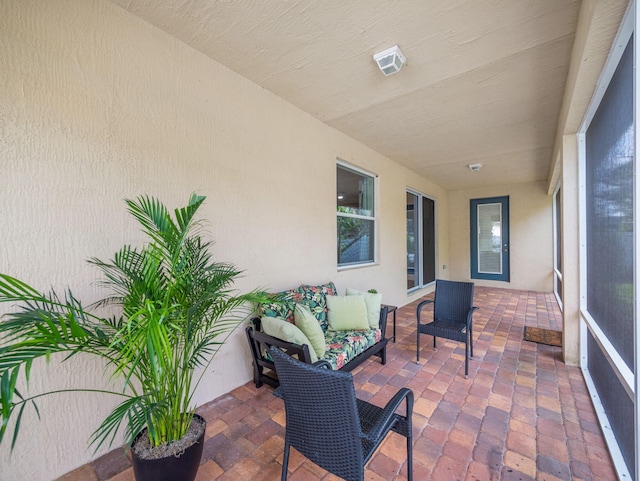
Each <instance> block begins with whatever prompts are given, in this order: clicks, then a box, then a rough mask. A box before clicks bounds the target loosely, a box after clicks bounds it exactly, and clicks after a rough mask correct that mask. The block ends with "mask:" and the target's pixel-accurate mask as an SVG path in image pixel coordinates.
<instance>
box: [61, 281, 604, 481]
mask: <svg viewBox="0 0 640 481" xmlns="http://www.w3.org/2000/svg"><path fill="white" fill-rule="evenodd" d="M431 295H432V294H430V295H429V296H431ZM429 296H426V297H425V298H428V297H429ZM420 300H421V299H419V300H416V301H414V302H412V303H410V304H408V305H406V306H404V307H402V308H401V309H399V310H398V312H397V342H396V343H395V344H394V343H391V344H390V347H389V349H388V361H387V365H386V366H382V365H381V364H380V363H379V362H378V361H377V360H372V361H367V362H365V363H364V364H363V365H362V366H361V367H359V368H357V369H356V370H355V371H354V379H355V384H356V390H357V393H358V396H359V397H361V398H363V399H367V400H370V401H371V402H374V403H377V404H380V405H382V404H383V403H384V402H386V401H387V400H388V399H389V398H390V397H391V396H392V395H393V393H394V392H395V390H396V389H397V388H398V387H402V386H407V387H409V388H411V389H412V390H413V391H414V394H415V396H416V403H415V411H414V418H413V421H414V434H415V442H414V475H415V479H419V480H426V479H432V480H434V481H439V480H454V479H455V480H463V479H464V480H483V481H484V480H497V479H500V480H503V481H506V480H522V481H525V480H534V479H536V480H546V481H553V480H599V479H601V480H612V479H616V474H615V471H614V468H613V464H612V462H611V459H610V456H609V453H608V451H607V448H606V445H605V441H604V438H603V435H602V432H601V429H600V427H599V425H598V422H597V419H596V414H595V411H594V408H593V405H592V403H591V400H590V397H589V394H588V392H587V387H586V385H585V381H584V378H583V376H582V373H581V372H580V368H578V367H575V366H567V365H566V364H564V362H563V361H562V351H561V348H559V347H552V346H547V345H544V344H537V343H534V342H530V341H524V340H523V330H524V326H525V325H526V326H537V327H542V328H550V329H560V328H561V324H562V322H561V314H560V311H559V309H558V306H557V303H556V300H555V298H554V296H553V295H552V294H547V293H538V292H532V291H519V290H507V289H496V288H489V287H481V286H476V292H475V302H474V304H475V305H477V306H478V307H479V310H478V311H477V312H476V314H475V315H474V339H475V343H474V351H475V352H474V354H475V356H474V359H473V360H472V361H471V362H470V365H469V379H467V380H465V378H464V346H463V345H462V344H460V345H458V344H456V343H453V342H451V341H444V340H441V341H440V342H439V344H438V350H437V351H434V350H433V347H432V343H431V342H430V341H431V339H430V338H425V340H426V341H427V342H423V343H422V346H423V347H422V350H421V359H422V364H421V365H417V364H416V363H415V358H416V357H415V355H416V352H415V346H416V341H415V335H416V326H415V307H416V305H417V303H418V302H419V301H420ZM389 322H391V317H389ZM199 412H200V413H201V414H202V415H203V416H205V418H206V419H207V421H208V427H207V433H206V444H205V447H204V455H203V459H202V465H201V467H200V471H199V473H198V477H197V480H198V481H217V480H219V481H223V480H229V481H231V480H232V481H236V480H238V479H251V480H252V481H262V480H264V481H271V480H274V479H279V476H280V470H281V459H282V450H283V443H284V441H283V436H284V424H285V414H284V409H283V403H282V401H281V400H280V399H278V398H276V397H275V396H274V395H273V391H272V389H271V388H270V387H268V386H265V387H262V388H260V389H256V388H255V386H254V385H253V384H252V383H247V384H245V385H243V386H241V387H239V388H237V389H234V390H233V391H231V392H230V393H228V394H225V395H223V396H221V397H219V398H217V399H215V400H214V401H212V402H210V403H208V404H206V405H204V406H202V407H201V408H200V410H199ZM405 461H406V447H405V443H404V438H402V437H400V436H399V435H396V434H393V433H392V434H391V435H390V436H389V437H388V438H387V439H386V441H385V442H384V444H383V445H382V447H381V448H380V450H379V451H378V452H377V453H376V454H375V455H374V457H373V459H372V460H371V462H370V463H369V465H368V469H367V471H366V479H367V480H370V481H390V480H396V479H397V480H400V479H406V465H405ZM289 467H290V470H291V471H292V472H291V473H290V475H289V480H290V481H330V480H331V481H333V480H337V478H336V477H335V476H333V475H330V474H327V473H326V472H325V471H324V470H322V469H320V468H318V467H317V466H316V465H314V464H313V463H311V462H310V461H308V460H306V459H305V458H303V457H302V456H301V455H299V454H298V453H297V452H295V450H293V451H292V457H291V459H290V462H289ZM133 479H134V478H133V472H132V469H131V467H130V464H129V462H128V460H127V458H126V457H125V456H124V454H123V451H122V450H120V449H118V450H115V451H112V452H110V453H109V454H107V455H105V456H103V457H101V458H99V459H97V460H96V461H94V462H92V463H91V464H87V465H84V466H82V467H81V468H79V469H77V470H75V471H73V472H71V473H69V474H67V475H65V476H62V477H61V478H59V480H58V481H80V480H83V481H96V480H99V481H107V480H108V481H133Z"/></svg>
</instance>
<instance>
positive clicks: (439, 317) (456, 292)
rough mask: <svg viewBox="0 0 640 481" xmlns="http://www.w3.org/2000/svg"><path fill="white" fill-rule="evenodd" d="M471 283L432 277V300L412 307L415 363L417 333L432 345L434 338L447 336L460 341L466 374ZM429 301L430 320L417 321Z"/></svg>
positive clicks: (470, 337)
mask: <svg viewBox="0 0 640 481" xmlns="http://www.w3.org/2000/svg"><path fill="white" fill-rule="evenodd" d="M473 287H474V285H473V282H454V281H444V280H440V279H438V280H436V294H435V298H434V300H426V301H422V302H421V303H420V304H418V307H417V309H416V311H417V312H416V316H417V318H418V334H417V337H418V340H417V349H416V350H417V353H416V358H417V363H418V364H420V334H429V335H431V336H433V347H434V349H435V347H436V338H438V337H441V338H443V339H451V340H452V341H458V342H464V347H465V356H464V376H465V378H467V377H469V349H471V357H473V322H472V317H473V312H474V311H475V310H476V309H477V307H474V306H473ZM431 303H433V305H434V307H433V321H432V322H430V323H427V324H422V323H421V322H420V314H421V312H422V308H423V307H425V306H426V305H427V304H431Z"/></svg>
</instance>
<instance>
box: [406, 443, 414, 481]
mask: <svg viewBox="0 0 640 481" xmlns="http://www.w3.org/2000/svg"><path fill="white" fill-rule="evenodd" d="M407 481H413V442H412V436H407Z"/></svg>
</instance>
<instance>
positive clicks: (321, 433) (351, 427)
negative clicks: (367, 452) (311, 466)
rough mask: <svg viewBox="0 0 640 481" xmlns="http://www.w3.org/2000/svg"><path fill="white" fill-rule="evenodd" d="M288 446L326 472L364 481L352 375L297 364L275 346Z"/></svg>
mask: <svg viewBox="0 0 640 481" xmlns="http://www.w3.org/2000/svg"><path fill="white" fill-rule="evenodd" d="M270 352H271V356H272V357H273V361H274V363H275V365H276V372H277V373H278V379H279V380H280V390H281V393H282V397H283V398H284V404H285V413H286V421H287V425H286V437H287V441H288V442H289V444H290V445H291V446H293V447H295V448H296V449H297V450H298V451H300V452H301V453H302V454H303V455H304V456H306V457H307V458H309V459H310V460H311V461H313V462H314V463H316V464H318V465H319V466H321V467H323V468H324V469H326V470H327V471H330V472H332V473H333V474H335V475H337V476H340V477H342V478H345V479H360V478H359V476H361V474H360V475H359V474H358V473H361V472H362V470H363V464H364V463H363V449H362V430H361V427H360V419H359V416H358V407H357V403H356V394H355V389H354V387H353V378H352V376H351V374H349V373H347V372H341V371H333V370H331V369H323V368H320V367H316V366H312V365H309V364H305V363H302V362H300V361H297V360H295V359H293V358H291V357H290V356H288V355H286V354H284V353H283V352H281V351H280V350H278V349H276V348H274V347H272V348H271V349H270Z"/></svg>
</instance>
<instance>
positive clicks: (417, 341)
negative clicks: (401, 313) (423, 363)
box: [416, 322, 420, 364]
mask: <svg viewBox="0 0 640 481" xmlns="http://www.w3.org/2000/svg"><path fill="white" fill-rule="evenodd" d="M416 364H420V323H419V322H418V338H417V339H416Z"/></svg>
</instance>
